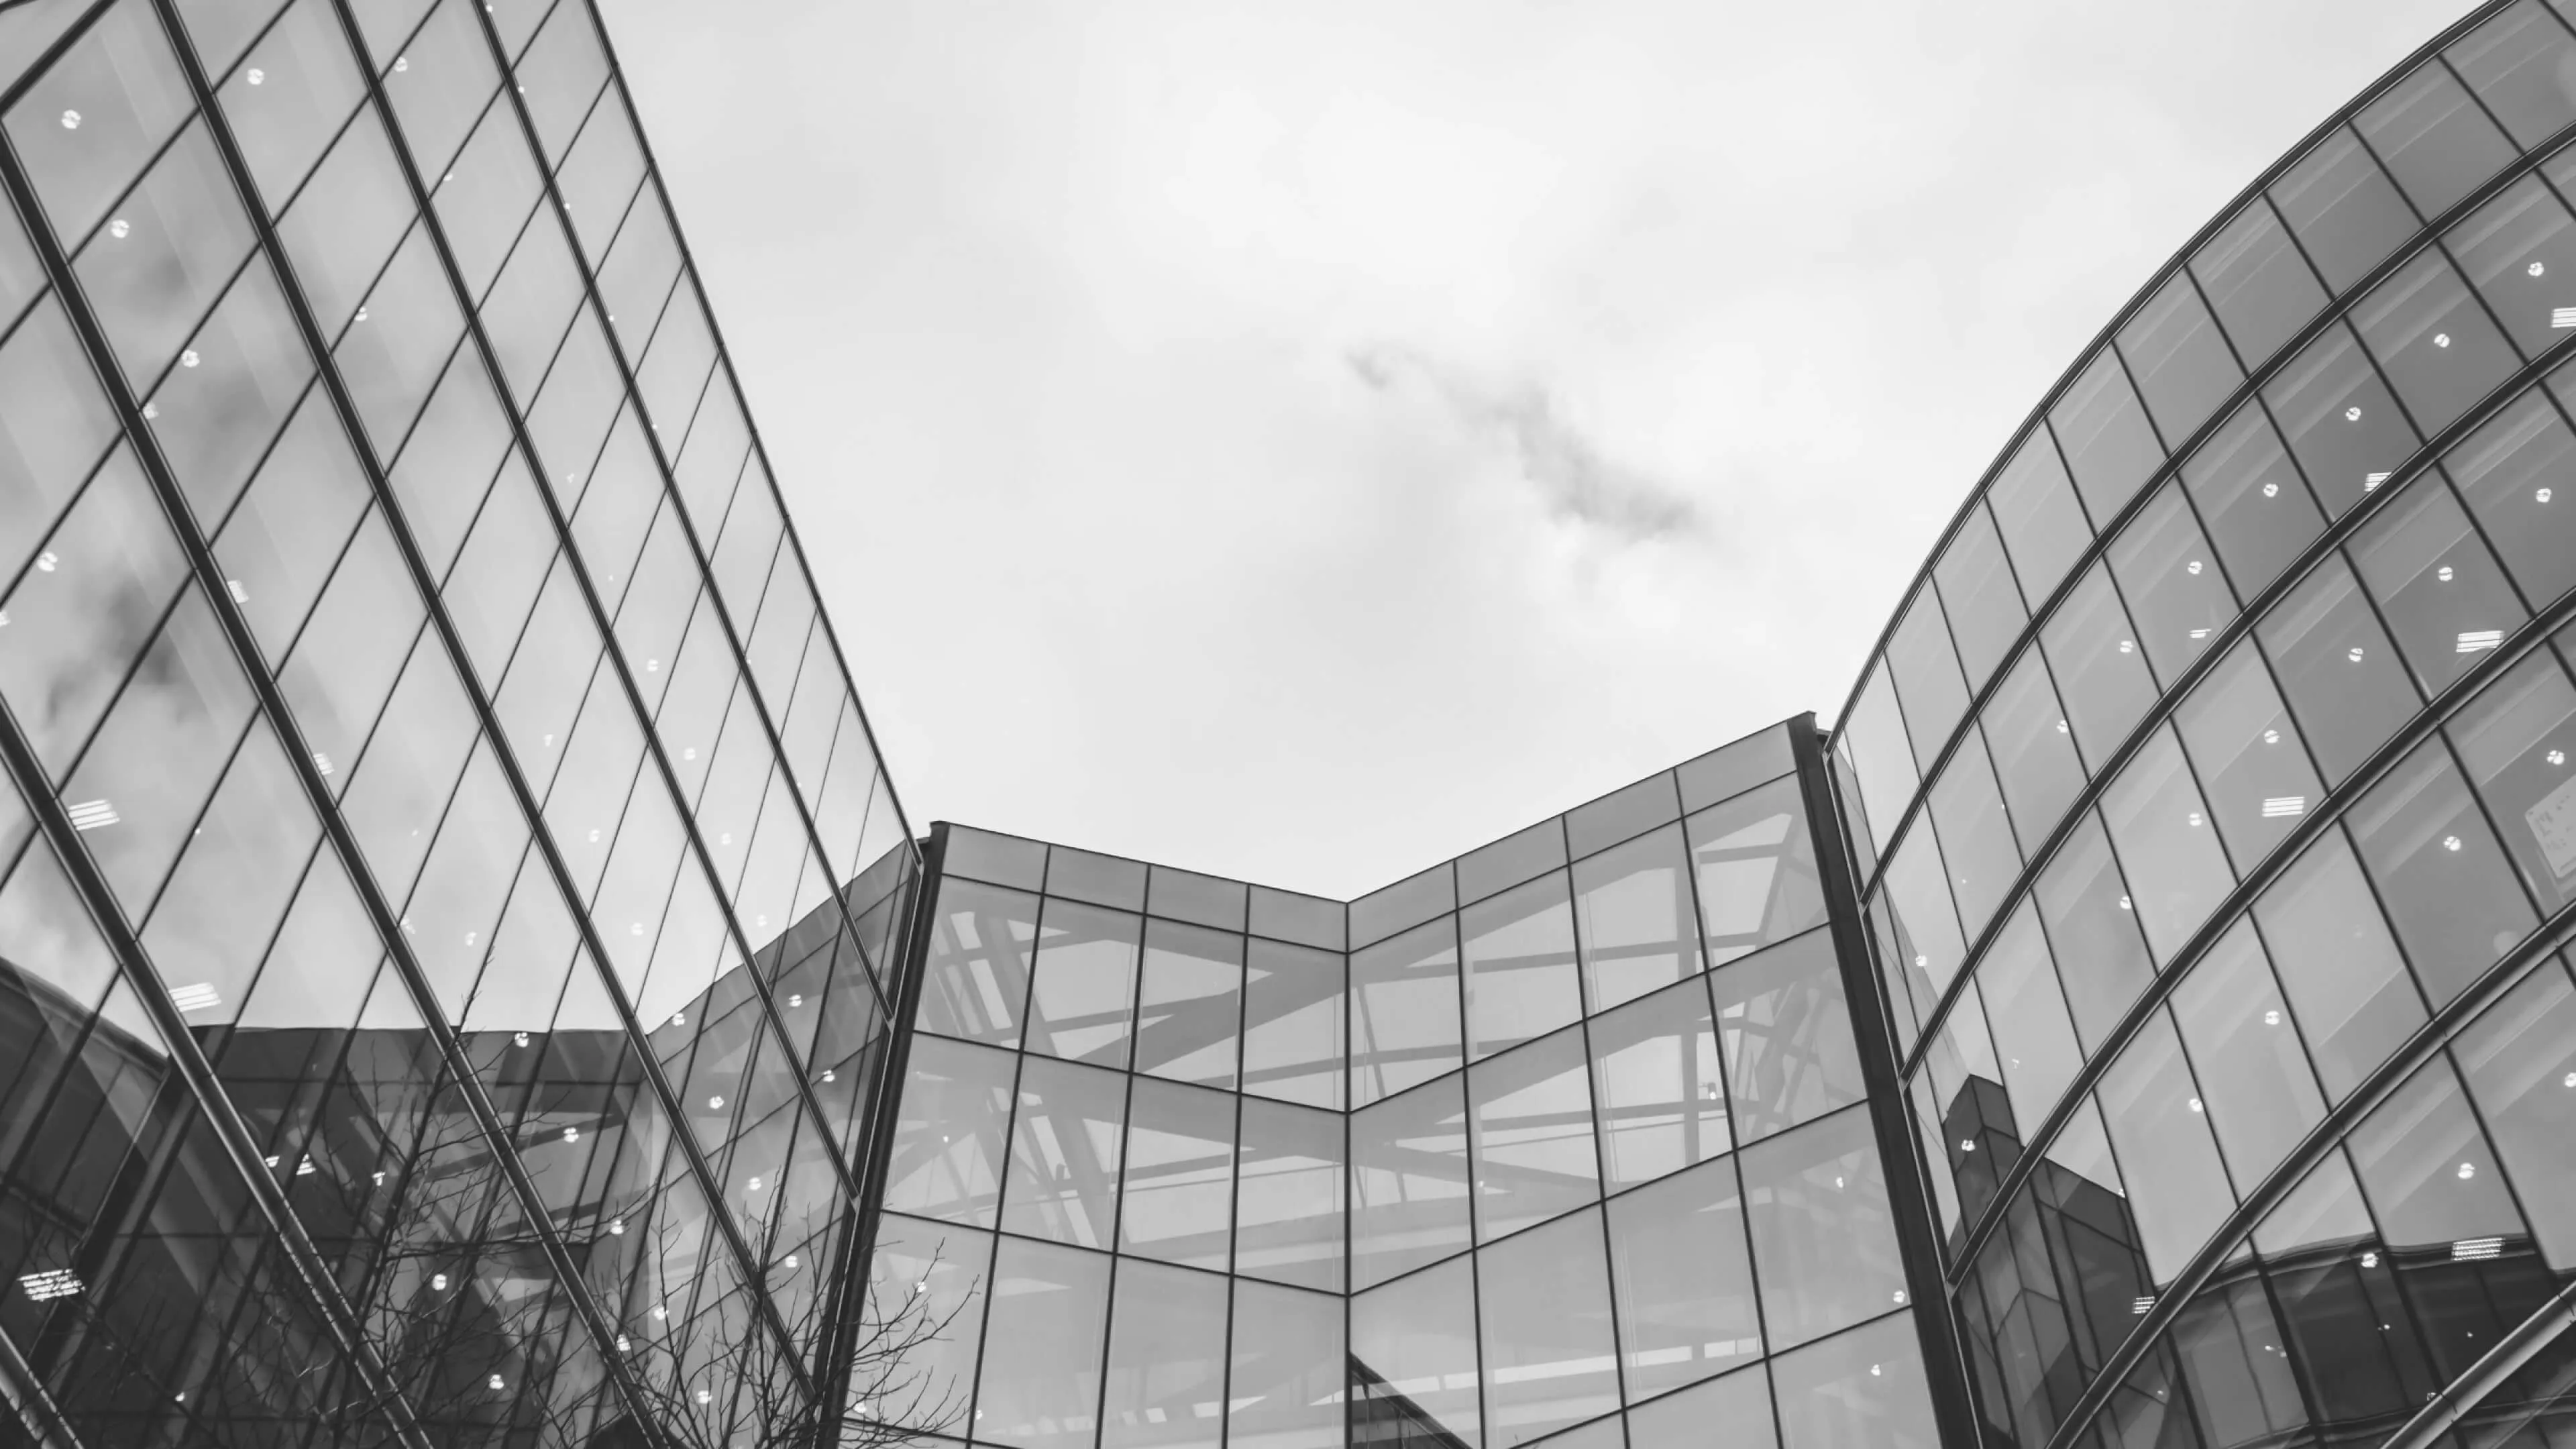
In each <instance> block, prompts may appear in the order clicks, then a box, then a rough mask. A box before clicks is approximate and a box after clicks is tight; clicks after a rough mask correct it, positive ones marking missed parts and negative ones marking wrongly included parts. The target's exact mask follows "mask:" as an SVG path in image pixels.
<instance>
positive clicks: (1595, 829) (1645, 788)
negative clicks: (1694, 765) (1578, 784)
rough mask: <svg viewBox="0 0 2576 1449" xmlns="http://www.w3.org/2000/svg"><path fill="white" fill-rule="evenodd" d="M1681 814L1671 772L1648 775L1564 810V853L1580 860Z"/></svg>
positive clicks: (1679, 800) (1677, 817)
mask: <svg viewBox="0 0 2576 1449" xmlns="http://www.w3.org/2000/svg"><path fill="white" fill-rule="evenodd" d="M1681 813H1682V807H1681V796H1680V794H1679V792H1678V791H1676V790H1675V788H1674V786H1673V777H1672V774H1671V772H1670V771H1666V772H1665V773H1663V774H1660V775H1649V776H1647V777H1646V778H1645V779H1642V780H1639V781H1638V782H1637V783H1635V784H1633V785H1630V786H1627V787H1625V788H1624V789H1619V790H1613V791H1611V792H1610V793H1609V794H1607V795H1604V796H1602V797H1601V798H1600V799H1598V800H1594V801H1591V802H1589V803H1587V804H1583V805H1577V806H1576V807H1574V808H1573V809H1572V810H1569V811H1567V812H1566V814H1565V839H1566V853H1567V854H1569V855H1572V856H1575V857H1576V858H1578V859H1579V858H1581V857H1583V856H1587V855H1590V854H1592V853H1593V852H1594V851H1597V850H1601V849H1604V848H1606V847H1609V846H1613V845H1616V844H1618V843H1619V842H1620V841H1623V840H1628V839H1631V838H1633V837H1635V836H1638V835H1641V834H1644V833H1645V832H1646V831H1649V830H1652V829H1654V828H1655V827H1656V826H1658V825H1663V824H1668V823H1670V822H1671V821H1674V820H1678V819H1680V818H1681Z"/></svg>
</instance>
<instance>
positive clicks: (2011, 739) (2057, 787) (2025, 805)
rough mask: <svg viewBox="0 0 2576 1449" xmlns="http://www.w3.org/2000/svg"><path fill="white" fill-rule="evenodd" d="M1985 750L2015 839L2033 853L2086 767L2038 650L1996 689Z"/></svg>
mask: <svg viewBox="0 0 2576 1449" xmlns="http://www.w3.org/2000/svg"><path fill="white" fill-rule="evenodd" d="M1983 723H1984V733H1985V738H1986V749H1987V751H1988V752H1989V753H1990V754H1991V756H1992V757H1993V761H1994V767H1995V778H1996V781H1997V783H1998V784H2000V785H2001V786H2002V788H2003V795H2004V805H2005V806H2006V808H2007V809H2008V811H2009V812H2010V814H2011V816H2012V824H2013V833H2014V835H2015V837H2016V838H2017V839H2019V840H2022V841H2026V842H2028V843H2029V844H2028V848H2030V849H2034V850H2035V849H2037V848H2038V847H2039V845H2040V844H2041V843H2042V842H2044V841H2046V840H2047V839H2048V836H2049V832H2051V831H2053V830H2055V829H2056V828H2057V822H2058V821H2060V820H2063V819H2065V818H2066V807H2067V806H2069V805H2072V804H2074V803H2075V797H2076V796H2077V795H2078V794H2080V793H2082V791H2083V789H2084V762H2083V761H2081V760H2079V759H2077V758H2076V757H2075V736H2074V726H2073V725H2072V724H2071V723H2069V722H2068V720H2067V718H2066V712H2065V711H2064V710H2062V709H2060V708H2059V707H2058V704H2057V687H2056V686H2055V685H2054V684H2053V683H2051V682H2050V680H2049V677H2048V663H2047V661H2046V660H2045V659H2043V658H2041V657H2040V652H2039V651H2038V650H2036V649H2032V650H2028V651H2026V652H2024V653H2023V655H2022V656H2021V658H2020V659H2018V660H2016V661H2014V663H2013V667H2012V672H2011V673H2009V674H2006V675H2005V676H2004V678H2003V682H2002V683H2001V684H1999V685H1997V686H1995V692H1994V696H1993V697H1992V698H1991V699H1989V700H1988V701H1987V703H1986V713H1985V716H1984V721H1983Z"/></svg>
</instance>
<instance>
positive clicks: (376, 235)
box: [277, 111, 454, 351]
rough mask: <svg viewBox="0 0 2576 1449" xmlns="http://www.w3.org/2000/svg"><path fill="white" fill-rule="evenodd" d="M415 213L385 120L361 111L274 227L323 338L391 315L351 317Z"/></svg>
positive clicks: (442, 341) (289, 266)
mask: <svg viewBox="0 0 2576 1449" xmlns="http://www.w3.org/2000/svg"><path fill="white" fill-rule="evenodd" d="M415 215H417V213H416V212H415V211H414V210H413V209H412V204H411V193H410V191H409V190H408V189H406V188H405V187H404V185H403V177H402V171H401V170H400V168H399V164H398V163H397V162H396V161H395V159H394V148H393V143H392V142H391V141H390V140H389V139H387V137H386V135H385V130H384V125H383V123H382V122H380V121H378V120H377V119H376V118H375V115H374V113H373V112H364V111H362V112H360V113H359V115H358V117H357V119H356V120H354V121H351V122H350V123H349V130H348V133H347V134H346V135H344V136H342V137H341V138H340V141H339V143H338V144H337V145H334V146H333V147H332V148H331V154H330V155H328V156H326V157H324V158H323V161H322V164H321V166H320V167H319V168H317V169H316V170H315V171H314V173H313V179H312V180H310V181H308V182H306V183H305V185H304V190H303V192H302V193H301V194H299V195H298V196H297V197H296V198H295V205H294V207H293V208H292V209H290V210H289V211H288V212H287V213H286V216H285V218H284V219H283V220H281V221H280V222H279V223H278V228H277V232H278V239H279V241H281V242H283V243H284V244H285V247H286V256H287V266H288V270H290V271H292V272H293V273H294V274H295V280H296V284H297V285H298V286H299V287H301V288H302V289H303V292H304V297H305V300H306V302H307V303H309V304H310V305H311V307H312V309H313V318H314V322H315V324H316V325H318V326H319V327H320V328H321V330H322V334H323V335H324V336H325V337H335V338H336V337H338V336H339V335H340V332H341V329H342V328H343V327H347V326H357V325H368V324H372V323H373V322H375V321H379V320H381V321H386V322H391V321H395V320H397V319H396V318H394V317H391V316H388V317H385V318H382V319H379V318H376V317H375V316H374V314H372V313H370V314H368V315H367V316H366V317H365V318H360V319H355V320H354V321H353V319H352V314H353V313H355V312H357V311H358V310H359V309H358V303H359V301H360V300H361V299H362V298H364V297H365V296H366V295H367V292H368V289H369V288H371V287H373V286H374V285H375V281H376V276H377V274H378V273H379V272H381V271H382V270H383V268H384V264H385V259H386V258H388V257H390V256H392V255H393V251H394V245H395V243H397V242H399V241H401V240H402V239H403V235H404V233H406V232H408V231H409V230H411V224H412V219H413V217H414V216H415ZM436 340H437V341H438V342H441V343H445V342H451V341H453V340H454V339H453V338H450V337H444V336H442V337H439V338H437V339H436ZM441 350H442V351H443V350H444V349H443V348H442V349H441Z"/></svg>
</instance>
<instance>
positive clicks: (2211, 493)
mask: <svg viewBox="0 0 2576 1449" xmlns="http://www.w3.org/2000/svg"><path fill="white" fill-rule="evenodd" d="M2182 477H2183V484H2184V486H2185V487H2187V488H2189V489H2190V490H2191V501H2192V504H2193V506H2194V507H2196V508H2198V509H2199V510H2200V516H2201V518H2202V520H2203V521H2204V522H2206V523H2207V524H2208V526H2209V533H2210V538H2211V540H2212V541H2213V542H2214V543H2216V545H2217V548H2218V558H2219V562H2220V563H2222V564H2224V565H2225V566H2226V568H2227V573H2228V576H2229V577H2230V578H2232V579H2233V580H2234V581H2235V584H2236V590H2237V592H2238V593H2239V594H2241V595H2243V596H2244V597H2246V598H2249V599H2250V598H2252V597H2254V596H2255V595H2256V594H2258V593H2260V592H2262V590H2263V589H2264V588H2266V587H2268V586H2269V585H2270V584H2271V582H2272V581H2273V580H2274V579H2276V578H2279V577H2280V576H2281V570H2283V569H2285V568H2287V567H2289V565H2290V562H2291V560H2293V559H2295V558H2297V557H2298V556H2299V554H2300V552H2301V551H2302V550H2304V549H2305V548H2306V547H2307V546H2308V542H2309V540H2311V539H2313V538H2315V537H2316V536H2317V535H2318V534H2319V533H2320V532H2322V531H2324V529H2325V518H2324V516H2323V515H2322V514H2320V513H2318V512H2317V505H2316V500H2315V499H2313V498H2311V497H2309V496H2308V487H2307V484H2305V483H2304V482H2301V481H2300V479H2299V472H2298V469H2296V468H2294V467H2292V466H2291V464H2290V453H2289V450H2288V449H2287V448H2284V447H2283V446H2282V445H2281V435H2280V434H2278V433H2276V432H2274V431H2273V430H2272V420H2271V418H2270V417H2269V416H2267V415H2266V414H2265V413H2264V411H2263V408H2262V405H2261V404H2259V403H2250V402H2249V403H2247V404H2246V405H2245V406H2243V407H2241V408H2238V409H2237V410H2236V416H2234V417H2232V418H2230V419H2228V420H2227V424H2226V426H2224V427H2222V428H2220V429H2219V430H2218V431H2217V432H2216V433H2215V434H2213V435H2212V436H2211V437H2210V439H2209V441H2208V442H2207V443H2204V444H2202V445H2201V447H2200V449H2199V451H2197V452H2195V453H2193V454H2192V455H2191V457H2190V458H2188V459H2186V460H2185V461H2184V463H2183V465H2182Z"/></svg>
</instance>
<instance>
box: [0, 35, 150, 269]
mask: <svg viewBox="0 0 2576 1449" xmlns="http://www.w3.org/2000/svg"><path fill="white" fill-rule="evenodd" d="M9 68H10V70H11V71H12V72H15V71H16V70H17V69H18V65H17V64H16V63H14V62H13V63H12V64H11V65H10V67H9ZM13 78H14V77H13ZM189 109H190V106H189V98H188V84H187V82H186V81H185V80H183V79H181V78H180V74H179V68H178V65H177V64H176V63H175V62H174V61H173V60H172V58H171V55H170V45H169V41H168V40H166V39H165V38H164V37H163V35H162V32H161V26H160V23H159V22H158V21H156V20H154V19H153V17H152V7H151V6H150V5H147V4H145V3H143V0H124V3H122V4H119V5H114V6H111V7H109V9H108V11H107V13H106V14H105V15H102V16H100V17H99V18H98V20H97V22H96V23H94V24H92V25H91V26H90V28H89V30H88V32H87V33H86V34H84V35H82V36H81V38H80V39H78V40H76V41H74V42H73V43H72V47H71V49H69V50H68V51H65V52H64V53H63V55H62V57H61V58H60V59H58V60H56V61H55V62H54V63H53V64H52V65H49V66H47V67H46V68H45V69H44V71H43V72H42V73H41V74H39V75H37V76H36V77H35V81H34V83H33V84H32V85H30V86H29V87H28V88H27V90H26V92H25V94H23V95H22V96H21V97H20V98H19V101H18V104H17V105H15V106H13V107H11V108H10V112H9V121H8V126H9V138H10V140H11V141H12V142H13V143H14V144H15V145H16V146H17V148H18V158H19V161H20V163H21V164H23V165H24V166H25V167H26V168H27V179H28V180H29V181H30V182H32V183H33V184H34V186H35V188H36V195H37V197H38V198H39V199H41V200H42V201H43V202H44V204H45V210H46V212H47V213H48V214H49V215H51V216H52V218H53V223H54V234H55V235H56V236H59V237H64V238H66V239H69V240H72V241H77V240H78V239H79V238H81V237H83V236H86V235H88V234H89V229H90V228H91V227H92V226H94V225H96V224H97V223H98V220H99V217H100V215H101V214H102V213H103V212H104V211H105V210H106V208H107V204H108V202H109V201H110V200H111V199H112V198H114V197H115V196H116V194H117V193H118V192H120V191H123V190H124V189H125V187H126V184H127V183H128V182H130V181H132V180H133V179H134V177H135V176H136V174H137V173H139V172H140V171H142V169H143V164H144V162H145V160H146V159H147V158H149V157H150V156H151V154H152V152H153V150H154V148H156V147H158V146H159V145H160V143H161V142H162V140H163V139H164V138H166V137H168V136H169V134H170V133H171V132H172V131H175V130H177V129H179V123H180V122H181V121H183V120H185V119H187V115H188V111H189ZM66 112H69V113H71V114H73V115H75V116H77V117H78V118H79V120H78V122H77V123H76V124H73V125H68V126H67V125H64V124H62V123H61V120H60V117H62V116H63V115H64V114H65V113H66Z"/></svg>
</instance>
